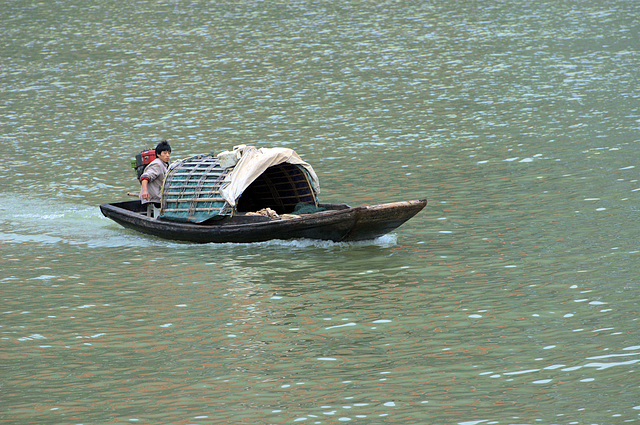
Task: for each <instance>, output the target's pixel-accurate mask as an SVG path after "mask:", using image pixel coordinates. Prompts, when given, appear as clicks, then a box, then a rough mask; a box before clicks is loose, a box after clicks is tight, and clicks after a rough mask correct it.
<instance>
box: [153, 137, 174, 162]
mask: <svg viewBox="0 0 640 425" xmlns="http://www.w3.org/2000/svg"><path fill="white" fill-rule="evenodd" d="M156 157H158V158H160V159H161V160H162V161H164V162H169V158H170V157H171V146H170V145H169V142H167V141H166V140H163V141H162V142H160V143H158V146H156Z"/></svg>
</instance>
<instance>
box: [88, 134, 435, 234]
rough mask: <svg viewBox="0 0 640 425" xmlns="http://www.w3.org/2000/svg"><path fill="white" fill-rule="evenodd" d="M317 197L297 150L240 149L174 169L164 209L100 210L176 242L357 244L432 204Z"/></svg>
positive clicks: (314, 180) (134, 205)
mask: <svg viewBox="0 0 640 425" xmlns="http://www.w3.org/2000/svg"><path fill="white" fill-rule="evenodd" d="M319 192H320V185H319V182H318V177H317V175H316V173H315V171H314V170H313V167H311V165H309V164H307V163H306V162H304V161H303V160H302V159H301V158H300V157H299V156H298V155H297V154H296V153H295V152H294V151H293V150H291V149H286V148H261V149H256V148H255V147H252V146H241V147H238V148H236V149H234V150H233V151H225V152H223V153H220V154H218V155H214V154H203V155H196V156H193V157H190V158H186V159H183V160H179V161H176V162H174V163H173V164H171V166H170V167H169V170H168V171H167V174H166V176H165V180H164V183H163V188H162V196H161V203H160V208H159V209H156V208H148V207H147V205H144V204H142V203H141V202H140V201H124V202H116V203H109V204H103V205H101V206H100V210H101V211H102V213H103V214H104V215H105V216H106V217H108V218H110V219H112V220H114V221H115V222H117V223H119V224H120V225H122V226H124V227H127V228H130V229H133V230H137V231H139V232H143V233H147V234H150V235H154V236H158V237H161V238H164V239H170V240H178V241H187V242H198V243H210V242H218V243H224V242H238V243H244V242H262V241H266V240H270V239H299V238H309V239H321V240H330V241H357V240H366V239H375V238H377V237H379V236H382V235H385V234H387V233H389V232H391V231H393V230H394V229H396V228H397V227H399V226H400V225H402V224H403V223H404V222H405V221H407V220H409V219H410V218H412V217H413V216H414V215H416V214H417V213H418V212H420V211H421V210H422V209H423V208H424V207H425V206H426V204H427V200H426V199H419V200H411V201H401V202H392V203H386V204H379V205H369V206H360V207H350V206H348V205H346V204H322V203H320V202H319V201H318V194H319Z"/></svg>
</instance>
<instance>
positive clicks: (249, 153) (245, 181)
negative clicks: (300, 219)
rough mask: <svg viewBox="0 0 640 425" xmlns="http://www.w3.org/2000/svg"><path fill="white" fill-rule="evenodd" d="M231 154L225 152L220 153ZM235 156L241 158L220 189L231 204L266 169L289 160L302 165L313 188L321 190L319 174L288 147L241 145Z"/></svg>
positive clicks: (234, 202) (233, 154)
mask: <svg viewBox="0 0 640 425" xmlns="http://www.w3.org/2000/svg"><path fill="white" fill-rule="evenodd" d="M223 154H229V152H223V153H222V154H220V155H223ZM231 154H232V156H234V157H235V158H238V157H239V158H240V159H239V160H238V162H237V163H236V164H235V167H234V169H233V171H231V173H229V174H228V175H227V177H226V178H225V180H224V181H225V183H224V184H223V185H222V188H221V189H220V194H221V195H222V197H223V198H224V200H225V201H227V202H228V203H229V205H231V206H235V205H236V200H237V199H238V197H239V196H240V195H241V194H242V192H244V190H245V189H246V188H247V187H249V185H250V184H251V183H253V181H254V180H255V179H257V178H258V177H259V176H260V175H261V174H262V173H264V172H265V170H266V169H267V168H269V167H272V166H274V165H278V164H282V163H283V162H287V163H290V164H296V165H300V166H302V167H303V168H304V169H305V170H306V171H307V173H308V175H309V180H310V183H311V188H312V189H313V191H314V192H315V193H316V194H318V193H319V192H320V183H319V182H318V176H317V175H316V173H315V171H313V168H312V167H311V165H309V164H307V163H306V162H304V161H303V160H302V158H300V157H299V156H298V154H297V153H295V152H294V151H293V150H292V149H288V148H260V149H256V148H255V147H254V146H239V147H237V148H234V150H233V152H231Z"/></svg>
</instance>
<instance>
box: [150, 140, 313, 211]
mask: <svg viewBox="0 0 640 425" xmlns="http://www.w3.org/2000/svg"><path fill="white" fill-rule="evenodd" d="M230 154H232V155H233V156H234V157H236V158H237V161H234V163H233V164H232V165H231V166H227V167H223V166H222V165H221V160H220V158H219V156H220V154H219V155H214V154H202V155H196V156H192V157H190V158H186V159H183V160H179V161H176V162H174V163H173V164H171V167H170V168H169V170H168V172H167V175H166V177H165V181H164V185H163V189H162V202H161V203H162V207H161V215H160V217H161V218H162V219H165V220H170V221H182V222H193V223H202V222H205V221H207V220H211V219H216V218H223V217H225V216H229V215H233V214H236V213H243V212H252V211H258V210H260V209H263V208H271V209H272V210H274V211H275V212H277V213H278V214H290V213H291V212H293V211H294V209H295V208H296V206H297V205H298V204H300V203H306V204H312V205H315V206H317V204H318V198H317V194H318V192H319V184H318V178H317V175H316V174H315V172H314V171H313V168H312V167H311V166H310V165H309V164H307V163H305V162H304V161H302V160H301V159H300V157H299V156H298V155H297V154H296V153H295V152H294V151H292V150H291V149H284V148H272V149H256V148H254V147H252V146H249V147H241V148H239V149H237V150H234V151H233V152H231V153H230ZM223 159H224V158H223ZM223 162H224V165H229V164H228V162H227V161H226V160H224V161H223Z"/></svg>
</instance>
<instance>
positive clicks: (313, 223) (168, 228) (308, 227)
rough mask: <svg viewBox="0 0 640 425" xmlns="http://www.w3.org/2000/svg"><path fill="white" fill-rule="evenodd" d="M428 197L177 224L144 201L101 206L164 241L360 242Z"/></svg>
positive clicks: (384, 231) (403, 218) (118, 219)
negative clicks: (152, 213) (155, 214)
mask: <svg viewBox="0 0 640 425" xmlns="http://www.w3.org/2000/svg"><path fill="white" fill-rule="evenodd" d="M425 205H427V200H426V199H421V200H415V201H404V202H392V203H388V204H380V205H370V206H362V207H355V208H352V207H349V206H348V205H328V204H320V205H319V207H322V208H326V210H325V211H320V212H316V213H312V214H304V215H299V216H294V215H286V216H284V217H281V218H270V217H266V216H262V215H247V214H246V213H238V214H236V215H234V216H229V217H225V218H222V219H220V220H215V221H211V222H203V223H198V224H196V223H190V222H183V223H180V222H172V221H168V220H163V219H161V218H152V217H148V216H147V215H146V211H147V209H146V207H145V206H143V205H142V204H141V203H140V201H126V202H118V203H112V204H104V205H101V206H100V210H101V211H102V213H103V214H104V215H105V216H106V217H108V218H110V219H112V220H114V221H115V222H117V223H119V224H120V225H122V226H124V227H127V228H130V229H133V230H137V231H139V232H143V233H147V234H150V235H154V236H158V237H161V238H164V239H171V240H179V241H188V242H199V243H209V242H220V243H222V242H238V243H244V242H263V241H267V240H270V239H302V238H308V239H321V240H330V241H336V242H340V241H358V240H366V239H375V238H377V237H379V236H382V235H385V234H387V233H389V232H391V231H393V230H395V229H396V228H397V227H399V226H400V225H402V224H403V223H404V222H405V221H407V220H409V219H410V218H411V217H413V216H414V215H416V214H417V213H418V212H420V210H422V209H423V208H424V207H425Z"/></svg>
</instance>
